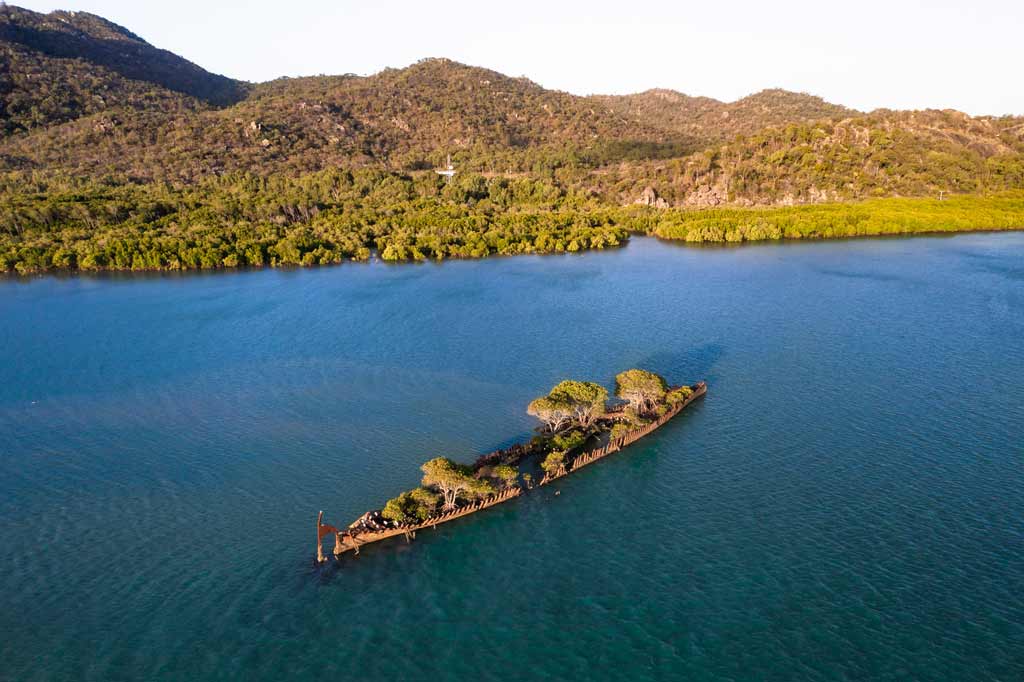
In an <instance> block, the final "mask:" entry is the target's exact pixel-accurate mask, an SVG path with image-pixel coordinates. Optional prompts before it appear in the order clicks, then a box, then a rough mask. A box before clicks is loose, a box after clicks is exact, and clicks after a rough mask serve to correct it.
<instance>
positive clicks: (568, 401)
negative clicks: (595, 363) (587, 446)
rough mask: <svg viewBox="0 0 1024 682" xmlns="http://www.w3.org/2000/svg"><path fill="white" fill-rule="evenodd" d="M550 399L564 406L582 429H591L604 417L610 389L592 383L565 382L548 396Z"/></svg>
mask: <svg viewBox="0 0 1024 682" xmlns="http://www.w3.org/2000/svg"><path fill="white" fill-rule="evenodd" d="M548 398H550V399H552V400H554V401H556V402H558V403H559V404H561V405H564V406H565V407H566V408H567V409H568V410H569V411H570V412H571V414H572V418H573V419H575V421H576V423H577V424H579V425H580V426H581V427H582V428H584V429H587V428H590V426H591V424H593V423H594V422H595V421H596V420H597V419H598V418H599V417H601V416H602V415H604V411H605V404H606V403H607V401H608V389H606V388H605V387H604V386H602V385H600V384H595V383H593V382H591V381H572V380H568V381H563V382H561V383H560V384H558V385H557V386H555V387H554V388H553V389H551V393H549V394H548Z"/></svg>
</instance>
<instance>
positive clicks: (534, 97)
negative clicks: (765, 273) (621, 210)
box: [0, 6, 1024, 206]
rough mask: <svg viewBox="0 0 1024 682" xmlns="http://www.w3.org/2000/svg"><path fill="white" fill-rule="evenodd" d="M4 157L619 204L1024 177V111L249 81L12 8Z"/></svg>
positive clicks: (31, 163) (475, 85)
mask: <svg viewBox="0 0 1024 682" xmlns="http://www.w3.org/2000/svg"><path fill="white" fill-rule="evenodd" d="M0 121H2V131H3V132H2V134H0V171H4V170H6V171H18V172H23V173H24V172H28V173H34V174H36V175H38V174H40V173H42V174H44V175H46V176H54V175H58V176H59V175H74V176H75V177H77V178H86V179H88V178H104V177H108V176H114V177H121V178H125V179H130V180H131V181H132V182H151V181H169V182H172V183H184V184H192V183H197V182H200V181H202V180H204V179H205V178H208V177H209V176H211V175H219V174H224V173H232V172H237V171H246V172H252V173H256V174H259V175H270V174H276V173H285V174H288V175H290V176H295V175H300V174H304V173H311V172H318V171H321V170H325V169H336V168H347V169H353V170H354V169H359V168H374V169H380V170H384V171H387V172H390V173H398V174H403V173H404V174H409V173H417V172H426V173H430V172H431V170H430V169H431V168H433V167H435V166H437V165H439V164H440V163H442V162H443V160H444V159H445V157H446V155H448V154H451V155H452V157H453V159H454V161H455V163H456V165H457V166H458V168H459V169H460V171H462V172H463V173H464V174H466V173H474V172H476V173H480V174H482V175H484V176H486V177H493V176H506V177H522V176H527V177H533V178H539V179H543V180H545V181H553V182H554V183H555V184H556V185H557V186H559V187H560V188H561V189H562V191H570V190H571V191H574V192H578V193H582V194H583V195H585V196H589V197H593V198H596V199H598V200H599V201H601V202H603V203H606V204H613V205H622V204H628V203H632V202H634V201H637V200H639V199H642V200H643V201H645V202H647V203H652V204H656V205H664V204H669V205H680V206H685V205H698V206H707V205H718V204H723V203H726V204H773V203H805V202H816V201H823V200H836V199H840V200H844V199H855V198H862V197H873V196H888V195H907V194H910V195H934V194H937V193H938V192H973V191H979V190H989V189H996V190H998V189H1006V188H1013V187H1017V186H1019V185H1020V179H1019V175H1020V167H1021V158H1020V157H1021V154H1022V149H1024V147H1022V140H1024V126H1022V123H1024V120H1022V119H996V118H990V117H979V118H971V117H968V116H965V115H962V114H958V113H956V112H892V111H877V112H872V113H870V114H864V113H861V112H856V111H853V110H850V109H847V108H845V107H842V106H839V105H835V104H830V103H828V102H825V101H824V100H822V99H820V98H818V97H813V96H811V95H806V94H800V93H792V92H786V91H783V90H765V91H762V92H760V93H757V94H754V95H751V96H749V97H745V98H743V99H740V100H738V101H736V102H732V103H725V102H719V101H717V100H713V99H710V98H706V97H690V96H688V95H684V94H682V93H678V92H674V91H669V90H651V91H648V92H644V93H640V94H637V95H628V96H591V97H580V96H576V95H572V94H568V93H565V92H558V91H554V90H548V89H545V88H543V87H541V86H540V85H538V84H536V83H533V82H531V81H529V80H527V79H526V78H512V77H509V76H505V75H502V74H500V73H497V72H495V71H490V70H487V69H483V68H479V67H474V66H467V65H464V64H459V63H457V62H453V61H450V60H446V59H425V60H423V61H421V62H418V63H416V64H413V65H412V66H409V67H406V68H402V69H385V70H384V71H382V72H380V73H377V74H374V75H372V76H367V77H360V76H354V75H343V76H318V77H309V78H292V79H290V78H282V79H278V80H275V81H271V82H267V83H261V84H248V83H242V82H239V81H235V80H232V79H230V78H226V77H224V76H218V75H215V74H211V73H208V72H207V71H204V70H203V69H202V68H200V67H199V66H196V65H195V64H192V63H191V62H189V61H187V60H185V59H183V58H181V57H178V56H176V55H173V54H172V53H170V52H167V51H165V50H160V49H158V48H156V47H153V46H151V45H149V44H148V43H146V42H145V41H144V40H143V39H142V38H140V37H138V36H136V35H135V34H133V33H131V32H130V31H129V30H128V29H125V28H123V27H121V26H118V25H116V24H113V23H111V22H109V21H106V20H105V19H102V18H100V17H97V16H94V15H90V14H85V13H72V12H53V13H51V14H39V13H36V12H31V11H28V10H23V9H19V8H16V7H9V6H4V7H2V8H0Z"/></svg>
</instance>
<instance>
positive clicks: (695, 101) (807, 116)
mask: <svg viewBox="0 0 1024 682" xmlns="http://www.w3.org/2000/svg"><path fill="white" fill-rule="evenodd" d="M592 99H593V100H594V101H595V102H598V103H600V104H602V105H604V106H606V107H608V108H609V109H611V110H613V111H617V112H619V113H621V114H623V115H624V116H628V117H630V118H632V119H634V120H636V121H638V122H640V123H642V124H644V125H647V126H651V127H654V128H657V129H658V130H661V131H662V132H663V133H665V134H666V135H676V136H681V137H683V138H685V139H686V140H688V141H689V143H690V144H691V145H692V146H694V147H698V148H701V149H703V148H706V147H708V146H710V145H712V144H715V143H719V142H725V141H727V140H730V139H732V138H733V137H735V136H737V135H749V134H752V133H756V132H758V131H760V130H763V129H764V128H767V127H769V126H778V125H786V124H789V123H810V122H814V121H819V120H823V119H836V120H839V119H843V118H848V117H850V116H856V115H859V114H860V113H861V112H858V111H855V110H853V109H847V108H846V107H843V106H839V105H837V104H830V103H828V102H826V101H825V100H823V99H821V98H820V97H815V96H813V95H808V94H805V93H797V92H789V91H787V90H779V89H772V90H762V91H761V92H758V93H756V94H753V95H749V96H747V97H744V98H742V99H740V100H737V101H735V102H720V101H718V100H717V99H712V98H710V97H691V96H690V95H685V94H683V93H681V92H676V91H675V90H662V89H655V90H647V91H646V92H641V93H638V94H635V95H618V96H615V95H595V96H593V97H592Z"/></svg>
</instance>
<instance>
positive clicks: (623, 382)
mask: <svg viewBox="0 0 1024 682" xmlns="http://www.w3.org/2000/svg"><path fill="white" fill-rule="evenodd" d="M666 393H668V384H667V383H666V382H665V379H664V378H662V377H661V376H659V375H657V374H654V373H653V372H648V371H645V370H642V369H629V370H626V371H625V372H622V373H620V374H618V375H616V377H615V395H617V396H618V397H620V398H622V399H623V400H627V401H629V404H630V406H631V407H632V408H633V409H635V410H636V411H637V412H639V413H643V412H649V411H650V410H651V409H652V408H653V407H654V406H655V405H656V404H658V403H659V402H661V401H662V400H663V399H664V398H665V394H666Z"/></svg>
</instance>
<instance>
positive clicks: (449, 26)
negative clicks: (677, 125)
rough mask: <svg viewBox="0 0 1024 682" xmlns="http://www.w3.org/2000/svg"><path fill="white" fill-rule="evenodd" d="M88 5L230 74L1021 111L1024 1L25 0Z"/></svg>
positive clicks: (27, 2)
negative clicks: (391, 76) (440, 69)
mask: <svg viewBox="0 0 1024 682" xmlns="http://www.w3.org/2000/svg"><path fill="white" fill-rule="evenodd" d="M9 4H14V5H19V6H22V7H26V8H28V9H33V10H36V11H44V12H48V11H51V10H54V9H65V10H80V11H87V12H92V13H94V14H99V15H101V16H103V17H105V18H107V19H109V20H111V21H113V22H115V23H118V24H121V25H122V26H125V27H126V28H128V29H129V30H131V31H132V32H134V33H136V34H138V35H140V36H141V37H142V38H144V39H145V40H147V41H148V42H150V43H152V44H153V45H156V46H157V47H161V48H164V49H167V50H170V51H172V52H175V53H176V54H179V55H181V56H183V57H185V58H187V59H189V60H191V61H193V62H195V63H197V64H199V65H200V66H202V67H203V68H205V69H207V70H209V71H213V72H215V73H221V74H224V75H226V76H231V77H234V78H240V79H244V80H250V81H265V80H270V79H273V78H277V77H279V76H308V75H316V74H341V73H357V74H360V75H368V74H371V73H376V72H377V71H379V70H381V69H383V68H385V67H389V66H391V67H402V66H406V65H408V64H411V63H413V62H415V61H418V60H419V59H422V58H425V57H448V58H451V59H455V60H457V61H460V62H465V63H467V64H473V65H477V66H484V67H487V68H490V69H494V70H495V71H500V72H502V73H505V74H508V75H510V76H526V77H528V78H530V79H531V80H533V81H535V82H537V83H539V84H541V85H543V86H544V87H547V88H554V89H558V90H565V91H568V92H572V93H576V94H580V95H586V94H593V93H602V94H625V93H630V92H640V91H643V90H646V89H649V88H654V87H660V88H671V89H673V90H678V91H680V92H685V93H687V94H690V95H704V96H708V97H714V98H716V99H721V100H724V101H733V100H735V99H738V98H740V97H743V96H745V95H748V94H751V93H753V92H757V91H760V90H763V89H765V88H773V87H780V88H785V89H787V90H795V91H800V92H809V93H811V94H815V95H819V96H821V97H824V98H825V99H826V100H828V101H830V102H835V103H837V104H844V105H846V106H850V107H854V108H857V109H861V110H865V111H867V110H872V109H875V108H879V107H888V108H892V109H924V108H939V109H944V108H953V109H959V110H961V111H966V112H968V113H970V114H994V115H1001V114H1018V115H1021V114H1024V87H1021V80H1022V79H1021V73H1020V71H1021V67H1022V66H1024V40H1022V39H1021V37H1020V30H1021V28H1022V27H1024V2H1022V1H1021V0H972V1H971V2H966V1H964V0H961V1H959V2H950V1H947V0H934V1H932V2H922V1H919V0H888V1H886V2H880V1H877V0H858V2H844V3H839V2H831V1H830V0H816V1H813V2H812V1H806V0H777V1H775V2H765V1H763V0H741V1H737V2H724V1H719V2H715V1H714V0H703V1H702V2H689V1H686V0H678V1H676V2H671V1H670V0H633V1H632V2H623V1H622V0H619V1H618V2H615V3H602V2H598V1H597V0H591V1H590V2H578V1H576V0H547V1H546V2H538V1H536V0H516V1H515V2H501V3H497V2H486V1H484V0H478V1H477V2H467V1H464V0H447V1H445V0H420V1H418V2H392V1H388V0H360V1H359V2H350V1H349V0H334V1H333V2H331V1H320V0H316V1H311V2H302V1H300V0H293V1H292V2H265V1H264V0H249V1H247V2H239V1H237V0H225V1H221V0H205V1H200V0H176V1H175V2H152V1H150V0H62V1H60V2H52V1H43V2H34V1H32V0H21V1H18V0H14V1H13V2H11V3H9Z"/></svg>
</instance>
